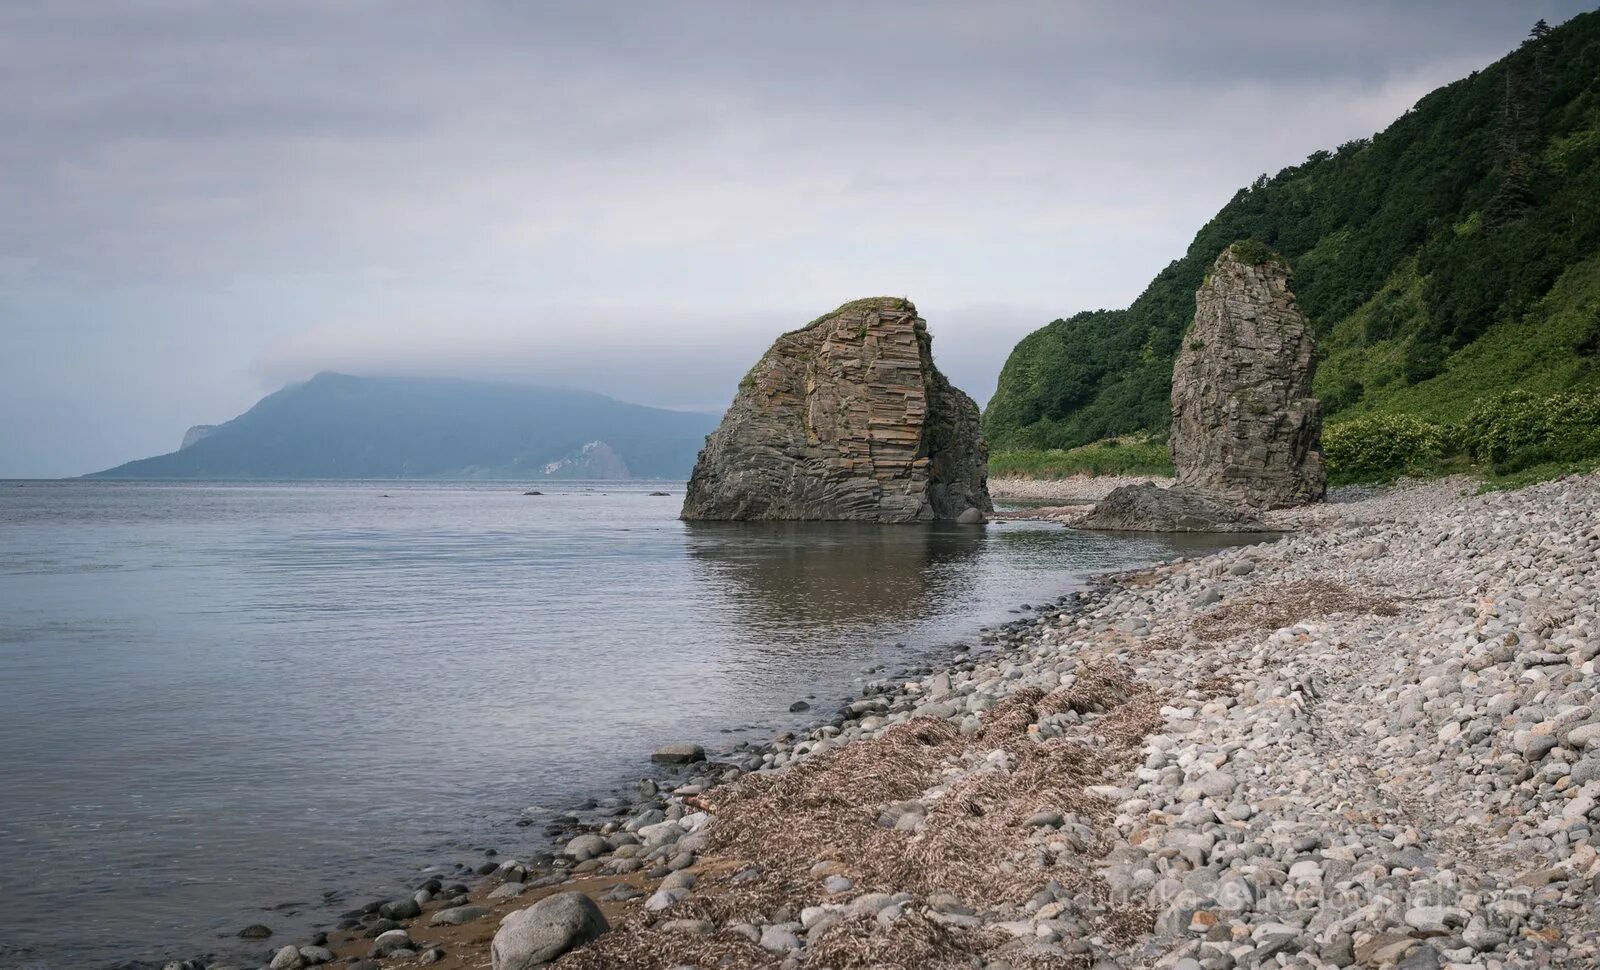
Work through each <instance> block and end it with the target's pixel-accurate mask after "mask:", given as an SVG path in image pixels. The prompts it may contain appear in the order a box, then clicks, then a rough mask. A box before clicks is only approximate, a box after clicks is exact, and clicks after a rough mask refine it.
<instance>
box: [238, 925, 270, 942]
mask: <svg viewBox="0 0 1600 970" xmlns="http://www.w3.org/2000/svg"><path fill="white" fill-rule="evenodd" d="M271 935H272V929H271V928H270V927H268V926H264V925H262V924H260V923H251V924H250V925H249V926H246V927H245V928H244V929H242V930H240V931H239V939H241V940H264V939H266V938H267V937H269V936H271Z"/></svg>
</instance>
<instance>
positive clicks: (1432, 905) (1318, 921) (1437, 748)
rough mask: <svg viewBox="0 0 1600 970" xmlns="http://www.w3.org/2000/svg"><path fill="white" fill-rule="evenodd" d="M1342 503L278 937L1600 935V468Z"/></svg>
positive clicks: (1491, 949)
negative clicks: (541, 843)
mask: <svg viewBox="0 0 1600 970" xmlns="http://www.w3.org/2000/svg"><path fill="white" fill-rule="evenodd" d="M996 494H997V495H1005V494H1008V492H1007V491H1006V488H1005V486H1004V485H1002V486H1001V487H999V488H997V489H996ZM1036 497H1037V498H1039V499H1043V500H1051V499H1063V498H1064V496H1063V495H1062V493H1059V492H1058V493H1056V494H1054V495H1043V494H1041V495H1038V496H1036ZM1330 498H1331V499H1332V500H1331V501H1330V502H1329V503H1327V504H1323V505H1318V506H1312V507H1307V508H1302V509H1297V510H1290V511H1285V512H1278V513H1272V514H1271V516H1270V520H1271V524H1272V525H1273V526H1274V527H1276V528H1281V529H1283V530H1285V531H1284V533H1283V535H1282V537H1281V538H1278V539H1277V540H1276V541H1271V542H1264V543H1260V544H1256V545H1250V546H1241V547H1237V548H1233V549H1229V550H1225V551H1223V552H1220V553H1217V554H1214V555H1210V556H1205V557H1201V558H1193V559H1179V560H1174V561H1171V562H1166V563H1162V564H1159V565H1157V566H1154V567H1151V568H1148V569H1143V570H1139V571H1136V572H1131V573H1123V574H1117V575H1111V576H1106V577H1102V579H1101V581H1100V582H1099V583H1098V584H1097V585H1096V586H1094V587H1092V588H1091V589H1089V590H1085V591H1080V592H1078V593H1074V594H1072V595H1069V596H1066V597H1063V598H1061V599H1060V600H1057V601H1054V602H1051V603H1046V604H1031V605H1030V607H1029V609H1028V611H1027V612H1026V613H1025V614H1024V615H1023V616H1021V617H1020V618H1019V619H1018V620H1016V621H1014V622H1012V623H1010V624H1007V625H1005V626H1002V627H996V628H991V629H989V630H987V631H986V632H985V633H984V634H983V636H982V639H981V641H980V642H976V643H973V644H971V645H970V649H966V650H964V651H962V652H959V653H957V654H956V658H955V659H954V660H953V661H952V662H950V663H948V664H940V665H936V666H934V667H928V668H924V669H920V670H914V671H910V672H906V673H904V674H903V675H901V674H896V675H895V676H893V677H890V676H885V677H884V678H883V679H880V680H876V681H873V682H871V683H869V684H868V685H867V686H866V687H865V689H864V690H863V691H862V695H861V696H860V698H859V699H857V700H854V701H852V702H850V703H848V704H846V705H844V706H843V707H842V708H840V709H838V710H837V711H820V712H819V717H818V721H817V726H816V727H815V728H814V729H812V730H809V731H805V732H798V733H791V734H786V735H783V736H781V737H778V738H775V739H773V740H772V741H771V742H770V743H766V744H748V743H741V744H740V745H738V746H736V747H733V748H730V749H727V750H717V749H711V750H707V749H705V748H701V747H699V746H698V745H695V744H692V743H691V744H685V745H680V746H674V747H672V748H667V749H663V750H662V751H661V752H658V759H659V762H660V764H661V774H658V775H657V776H655V777H653V778H652V779H649V780H645V781H642V782H641V783H640V787H639V789H638V790H637V791H634V792H630V793H627V794H626V795H621V796H617V797H613V798H609V799H601V800H597V801H595V802H594V803H592V804H590V805H589V806H586V807H585V809H583V810H581V811H579V812H576V813H574V814H573V815H572V816H570V817H569V818H568V819H567V820H565V822H564V827H557V828H553V829H551V830H549V831H548V832H547V835H551V836H555V835H557V834H558V833H559V840H558V841H557V842H555V843H554V844H553V845H551V846H550V847H549V848H548V849H545V848H540V849H532V850H530V851H529V852H528V853H526V854H525V855H523V856H522V857H520V858H516V859H503V858H492V859H486V860H484V861H483V863H482V864H481V865H480V866H478V867H477V868H476V869H474V870H471V871H468V872H457V873H453V874H450V875H442V874H432V875H430V874H425V875H424V876H423V877H421V878H419V879H418V880H417V888H416V891H415V894H414V895H413V896H411V897H408V898H403V899H392V900H381V901H377V900H375V901H372V902H371V903H370V904H367V905H365V906H361V907H357V908H354V909H351V910H349V911H347V912H345V913H344V914H343V915H342V917H341V918H340V925H338V926H336V927H331V928H330V929H329V931H328V932H327V933H326V934H323V935H319V936H318V937H317V938H316V939H314V940H301V941H295V940H281V941H280V940H269V939H262V940H261V941H260V943H259V946H260V947H261V956H262V961H263V964H262V965H269V966H271V967H272V968H274V970H295V968H299V967H304V966H312V965H319V964H323V963H331V962H335V961H339V962H341V963H343V964H344V965H348V966H355V967H359V968H361V970H375V968H389V967H409V966H421V965H434V966H440V967H447V968H448V967H490V966H493V967H495V968H506V970H523V968H527V967H534V966H543V965H546V964H548V963H551V962H552V961H553V962H554V965H556V966H559V967H572V968H580V967H581V968H601V967H630V968H631V967H641V968H676V967H793V968H798V967H828V968H835V970H837V968H846V967H907V968H910V967H940V968H942V967H949V968H956V967H962V968H993V970H1005V968H1033V967H1063V966H1065V967H1083V968H1096V970H1116V968H1128V970H1131V968H1134V967H1161V968H1174V970H1200V968H1204V970H1228V968H1234V967H1243V968H1256V967H1313V968H1323V967H1349V966H1361V967H1369V966H1371V967H1384V966H1395V967H1403V968H1408V970H1422V968H1428V970H1431V968H1439V967H1459V968H1467V967H1477V968H1520V967H1593V966H1596V965H1600V915H1597V914H1600V910H1597V907H1596V902H1597V901H1600V900H1597V894H1596V882H1597V878H1600V852H1597V849H1596V847H1594V846H1592V845H1591V840H1592V832H1593V827H1594V826H1596V825H1597V824H1600V698H1597V697H1596V690H1597V689H1596V683H1597V681H1596V678H1595V665H1596V659H1595V658H1596V656H1597V654H1600V618H1597V616H1596V612H1597V609H1600V475H1589V476H1583V477H1572V478H1567V479H1563V480H1559V481H1555V482H1550V483H1546V484H1542V485H1537V486H1533V487H1530V488H1527V489H1524V490H1521V491H1515V492H1500V493H1489V494H1478V493H1477V487H1476V483H1474V482H1472V481H1470V480H1467V479H1461V478H1452V479H1442V480H1436V481H1430V482H1426V483H1415V482H1406V483H1402V484H1400V485H1398V486H1395V487H1393V488H1389V489H1385V490H1381V491H1374V490H1364V491H1360V492H1350V493H1342V494H1335V495H1334V496H1331V497H1330ZM1595 841H1600V840H1595ZM261 929H266V928H265V927H263V928H261ZM251 965H254V964H248V963H246V964H241V963H237V962H233V963H227V964H223V963H217V962H206V961H204V960H195V961H189V962H187V963H176V964H168V965H167V967H168V968H169V970H180V968H181V970H191V968H194V967H207V968H209V970H218V968H219V967H222V966H235V967H238V966H251Z"/></svg>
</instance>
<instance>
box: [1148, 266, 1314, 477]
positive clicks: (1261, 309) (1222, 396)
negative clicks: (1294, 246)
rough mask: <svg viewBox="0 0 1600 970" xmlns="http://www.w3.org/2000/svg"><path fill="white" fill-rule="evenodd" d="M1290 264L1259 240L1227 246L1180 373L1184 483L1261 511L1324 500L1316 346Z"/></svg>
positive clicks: (1204, 294) (1178, 441)
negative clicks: (1299, 302) (1315, 393)
mask: <svg viewBox="0 0 1600 970" xmlns="http://www.w3.org/2000/svg"><path fill="white" fill-rule="evenodd" d="M1289 279H1290V273H1289V267H1288V265H1287V264H1285V263H1284V262H1282V261H1281V260H1280V259H1279V258H1278V257H1277V256H1275V255H1273V254H1271V253H1270V252H1267V251H1266V250H1265V249H1264V248H1263V247H1260V246H1259V245H1252V244H1250V243H1235V244H1234V245H1232V246H1229V247H1228V248H1227V249H1225V250H1223V251H1222V254H1221V255H1220V256H1218V257H1217V260H1216V262H1215V263H1214V264H1213V265H1212V267H1211V273H1210V275H1208V276H1207V277H1206V280H1205V283H1204V284H1203V285H1202V286H1201V287H1200V289H1199V291H1198V292H1196V293H1195V313H1194V325H1193V326H1192V327H1191V328H1190V330H1189V332H1188V334H1187V335H1185V336H1184V338H1183V347H1182V349H1181V350H1180V351H1179V352H1178V360H1177V363H1176V365H1175V366H1174V367H1173V372H1172V461H1173V464H1174V465H1176V466H1177V470H1178V484H1179V485H1182V486H1186V487H1191V488H1201V489H1205V490H1207V491H1210V492H1214V493H1216V494H1217V495H1219V496H1222V497H1225V498H1228V499H1232V500H1234V501H1239V502H1244V503H1246V504H1248V505H1251V506H1253V507H1256V508H1282V507H1284V506H1289V505H1299V504H1302V503H1305V502H1315V501H1320V500H1321V499H1322V496H1323V494H1324V492H1325V491H1326V490H1327V482H1326V479H1325V475H1324V472H1323V466H1322V445H1321V435H1322V404H1321V402H1319V401H1318V400H1317V399H1316V398H1313V397H1312V396H1311V379H1312V376H1313V375H1314V374H1315V373H1316V348H1315V346H1314V345H1313V342H1312V338H1311V329H1310V327H1309V326H1307V324H1306V318H1305V316H1304V315H1303V314H1302V313H1301V312H1300V308H1299V307H1298V306H1297V305H1296V304H1295V299H1294V293H1292V292H1291V291H1290V289H1289Z"/></svg>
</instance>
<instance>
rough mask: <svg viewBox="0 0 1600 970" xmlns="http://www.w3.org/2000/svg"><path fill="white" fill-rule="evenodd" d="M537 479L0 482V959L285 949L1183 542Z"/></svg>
mask: <svg viewBox="0 0 1600 970" xmlns="http://www.w3.org/2000/svg"><path fill="white" fill-rule="evenodd" d="M539 487H540V488H541V489H542V490H544V491H545V492H546V494H545V495H542V496H538V497H532V496H524V495H523V494H521V493H522V489H521V488H519V487H517V486H515V485H512V484H499V485H495V484H481V483H476V484H470V485H469V484H463V485H448V484H446V485H440V484H426V485H419V484H407V483H394V482H378V483H341V484H316V483H312V484H298V485H276V484H275V485H209V484H208V485H198V484H178V485H168V484H159V485H152V484H130V483H99V482H97V483H76V482H74V483H59V484H55V483H51V484H45V483H27V484H25V485H24V484H18V483H4V484H0V751H3V752H4V756H3V757H0V888H3V891H4V895H5V897H6V903H5V907H4V909H5V912H6V919H5V920H4V923H5V925H6V926H7V927H8V928H7V930H6V931H5V932H4V933H3V934H0V964H3V965H6V966H11V965H14V964H26V963H30V962H32V963H37V964H39V965H42V966H48V967H65V966H86V965H87V966H93V965H97V964H106V963H111V962H114V961H116V960H123V959H130V958H150V959H155V958H161V957H170V958H177V957H186V956H190V955H193V954H194V953H197V952H202V951H206V950H216V951H218V952H223V953H238V952H240V950H239V947H240V944H239V942H238V941H237V940H234V939H233V934H234V933H235V932H236V931H237V930H238V929H239V927H241V926H243V925H245V924H247V923H251V922H257V921H259V922H265V923H267V924H269V925H271V926H273V927H274V928H275V929H277V930H278V934H277V935H275V936H274V939H273V942H275V943H279V944H281V943H282V942H285V941H287V940H293V939H294V938H295V936H294V934H295V933H297V932H303V930H304V928H305V927H307V926H309V925H311V924H312V922H313V921H318V922H325V921H327V920H328V919H329V917H330V915H331V913H332V912H333V911H335V910H337V909H342V908H347V906H348V903H342V904H335V905H333V906H332V908H331V909H330V908H329V907H328V906H326V905H323V904H321V903H320V901H319V898H320V896H321V894H322V892H323V891H324V890H339V891H341V892H349V893H353V894H355V898H358V899H365V898H370V897H372V896H376V895H382V894H383V892H385V891H389V890H394V889H397V888H399V887H401V886H403V885H405V884H407V883H408V882H410V881H413V877H414V875H415V873H416V871H417V869H418V868H419V867H421V866H423V865H428V864H437V863H440V862H453V861H463V862H471V863H476V862H479V861H482V849H483V848H484V847H496V848H498V849H500V851H501V852H502V853H503V854H510V853H514V852H515V851H516V850H517V848H518V847H519V846H521V847H524V848H525V847H526V846H527V845H528V843H529V842H531V841H533V840H534V839H535V838H536V835H534V834H532V833H536V832H537V831H538V827H537V826H536V827H534V828H532V829H522V828H518V827H516V826H515V824H514V823H515V821H516V820H517V819H518V818H519V817H522V816H523V813H524V812H525V811H527V810H529V809H530V808H532V807H536V806H540V807H544V808H551V809H563V808H568V807H571V805H572V804H574V803H576V802H577V801H578V800H580V799H582V798H583V797H585V796H588V795H595V794H604V793H606V792H607V791H609V790H612V789H614V788H616V787H617V786H619V785H622V784H624V783H626V782H628V781H629V780H632V779H636V778H638V777H639V776H640V775H641V774H642V773H645V772H647V771H648V766H647V764H646V761H647V758H648V754H649V752H650V750H651V749H652V747H653V746H655V745H656V744H658V743H661V742H667V741H680V740H695V741H701V742H703V743H706V744H707V745H708V747H714V746H716V745H720V744H727V743H730V742H731V740H733V739H735V738H739V737H751V738H754V737H757V736H761V737H766V736H770V735H771V734H772V733H773V732H775V731H777V730H780V729H782V728H784V727H788V726H792V725H795V724H797V723H800V722H801V720H802V719H803V718H804V717H805V715H791V714H789V713H788V707H789V705H790V704H791V703H792V702H793V701H794V700H796V699H798V698H801V697H805V696H809V695H815V696H817V697H818V698H820V700H819V701H818V704H817V706H818V707H819V708H820V709H822V710H824V711H826V710H830V709H831V708H832V706H833V705H834V704H835V703H837V701H838V700H840V699H841V698H842V697H844V696H845V695H847V694H849V693H851V692H852V691H853V690H855V689H856V688H857V686H858V685H859V684H860V683H861V682H862V681H863V680H864V679H867V676H868V675H865V674H863V672H862V671H863V668H865V667H868V666H871V665H874V664H880V663H882V664H888V665H890V667H891V668H893V667H896V666H900V665H906V664H910V663H914V662H916V661H917V660H918V659H920V658H922V657H926V656H930V655H931V656H947V655H949V652H950V645H951V644H952V643H954V642H955V641H957V640H959V639H960V638H962V637H969V636H971V635H972V634H973V633H974V632H976V630H977V628H978V627H979V626H981V625H984V624H992V623H995V622H1000V621H1004V620H1007V619H1012V618H1014V616H1015V613H1014V609H1015V608H1016V607H1017V605H1018V604H1019V603H1022V602H1028V601H1034V602H1039V601H1043V600H1045V599H1047V598H1049V597H1052V596H1055V595H1058V594H1060V593H1063V592H1065V591H1067V590H1069V589H1071V588H1073V587H1074V586H1076V585H1079V584H1080V582H1081V580H1082V578H1083V577H1084V576H1085V575H1087V574H1089V573H1093V572H1099V571H1104V570H1108V569H1118V568H1124V567H1128V566H1131V565H1134V564H1138V563H1143V562H1147V561H1151V560H1155V559H1158V558H1164V557H1168V556H1171V555H1176V554H1180V553H1181V552H1186V551H1189V550H1190V549H1193V548H1194V546H1193V545H1192V544H1191V545H1190V546H1189V548H1188V549H1180V548H1179V547H1178V546H1177V545H1175V544H1174V542H1173V541H1172V540H1166V539H1159V538H1112V537H1104V536H1093V535H1085V534H1080V533H1074V532H1072V531H1069V530H1066V529H1062V528H1059V527H1054V526H1046V525H1041V524H1028V523H1007V524H994V525H990V526H988V527H986V528H974V527H965V528H963V527H954V526H949V527H920V526H889V527H875V526H858V525H825V524H792V525H690V524H685V523H681V522H679V521H677V519H676V517H675V516H676V514H677V511H678V505H679V503H680V502H681V500H682V488H681V486H680V485H670V486H660V485H656V486H650V485H638V484H631V483H630V484H628V485H625V486H619V485H616V484H609V483H607V484H590V485H583V484H577V485H567V486H550V485H540V486H539ZM658 488H659V489H664V490H666V491H668V492H670V493H671V494H670V495H669V496H667V497H660V496H652V495H649V494H648V492H649V491H651V490H653V489H658ZM896 643H902V644H904V646H902V647H896V646H895V644H896ZM812 716H815V715H812ZM730 729H733V730H734V731H735V733H732V734H730V733H725V732H727V731H728V730H730ZM739 732H743V733H739ZM252 946H253V948H251V949H248V950H245V951H244V952H246V953H249V954H252V955H259V954H260V953H261V952H262V951H263V950H264V949H265V945H262V944H255V945H252Z"/></svg>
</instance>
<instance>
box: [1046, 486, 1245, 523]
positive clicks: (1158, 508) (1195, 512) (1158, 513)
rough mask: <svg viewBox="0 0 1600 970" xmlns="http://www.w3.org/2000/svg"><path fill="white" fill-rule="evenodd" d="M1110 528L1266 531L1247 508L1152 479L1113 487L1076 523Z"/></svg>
mask: <svg viewBox="0 0 1600 970" xmlns="http://www.w3.org/2000/svg"><path fill="white" fill-rule="evenodd" d="M1077 525H1078V528H1080V529H1104V530H1107V531H1113V532H1268V531H1271V529H1270V527H1268V526H1267V525H1266V524H1265V523H1263V522H1262V521H1261V520H1260V519H1258V518H1256V517H1255V516H1254V515H1252V514H1251V513H1250V512H1248V511H1246V510H1244V509H1241V508H1239V507H1238V506H1236V505H1233V504H1232V503H1229V502H1225V501H1222V500H1220V499H1218V498H1217V497H1216V496H1213V495H1210V494H1207V493H1206V492H1203V491H1200V490H1198V489H1192V488H1184V487H1182V486H1174V487H1172V488H1162V487H1160V486H1158V485H1156V484H1155V483H1154V482H1146V483H1144V484H1142V485H1124V486H1122V487H1121V488H1118V489H1115V490H1113V491H1112V493H1111V494H1110V495H1107V496H1106V497H1105V498H1104V499H1102V500H1101V501H1100V502H1099V504H1097V505H1096V506H1095V507H1094V509H1093V510H1092V511H1090V513H1089V514H1088V516H1087V517H1085V518H1084V519H1082V520H1080V521H1079V522H1078V523H1077Z"/></svg>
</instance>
